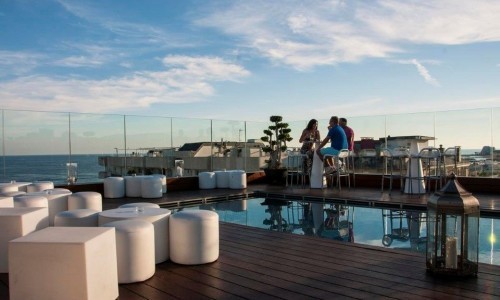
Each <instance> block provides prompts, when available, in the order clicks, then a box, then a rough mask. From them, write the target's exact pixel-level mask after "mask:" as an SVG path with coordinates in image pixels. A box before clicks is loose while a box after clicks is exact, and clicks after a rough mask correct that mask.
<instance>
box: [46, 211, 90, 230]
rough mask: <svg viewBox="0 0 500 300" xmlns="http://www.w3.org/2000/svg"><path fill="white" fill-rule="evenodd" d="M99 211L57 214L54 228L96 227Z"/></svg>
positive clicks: (62, 212)
mask: <svg viewBox="0 0 500 300" xmlns="http://www.w3.org/2000/svg"><path fill="white" fill-rule="evenodd" d="M98 213H99V211H97V210H95V209H74V210H67V211H61V212H59V213H57V215H56V216H55V219H54V226H58V227H96V226H97V225H98V224H99V221H98V220H99V215H98Z"/></svg>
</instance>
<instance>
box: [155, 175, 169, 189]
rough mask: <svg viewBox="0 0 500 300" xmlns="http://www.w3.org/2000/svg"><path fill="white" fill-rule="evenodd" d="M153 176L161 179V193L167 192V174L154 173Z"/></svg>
mask: <svg viewBox="0 0 500 300" xmlns="http://www.w3.org/2000/svg"><path fill="white" fill-rule="evenodd" d="M153 176H158V177H160V179H161V190H162V193H163V194H165V193H167V176H165V175H163V174H154V175H153Z"/></svg>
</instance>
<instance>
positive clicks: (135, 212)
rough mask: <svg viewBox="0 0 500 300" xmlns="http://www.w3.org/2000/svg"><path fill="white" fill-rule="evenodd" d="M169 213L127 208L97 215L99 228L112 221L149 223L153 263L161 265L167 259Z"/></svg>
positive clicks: (141, 208)
mask: <svg viewBox="0 0 500 300" xmlns="http://www.w3.org/2000/svg"><path fill="white" fill-rule="evenodd" d="M170 214H171V211H170V210H168V209H165V208H155V207H127V208H115V209H110V210H105V211H102V212H100V213H99V226H100V225H102V224H106V223H109V222H112V221H118V220H127V219H137V220H145V221H149V222H151V223H152V224H153V226H154V230H155V262H156V263H157V264H158V263H161V262H164V261H166V260H168V258H169V252H168V251H169V244H168V239H169V237H168V230H169V229H168V219H169V217H170Z"/></svg>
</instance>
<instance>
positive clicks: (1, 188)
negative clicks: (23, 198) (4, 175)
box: [0, 183, 19, 193]
mask: <svg viewBox="0 0 500 300" xmlns="http://www.w3.org/2000/svg"><path fill="white" fill-rule="evenodd" d="M18 191H19V188H18V186H17V185H15V184H12V183H2V184H0V193H7V192H18Z"/></svg>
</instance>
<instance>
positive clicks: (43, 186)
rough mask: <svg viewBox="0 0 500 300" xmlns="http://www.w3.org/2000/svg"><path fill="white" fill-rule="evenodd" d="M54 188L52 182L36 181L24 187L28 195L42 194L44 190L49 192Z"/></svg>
mask: <svg viewBox="0 0 500 300" xmlns="http://www.w3.org/2000/svg"><path fill="white" fill-rule="evenodd" d="M53 188H54V183H53V182H52V181H37V182H33V183H31V184H30V185H28V186H27V187H26V191H27V192H28V193H34V192H42V191H45V190H50V189H53Z"/></svg>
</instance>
